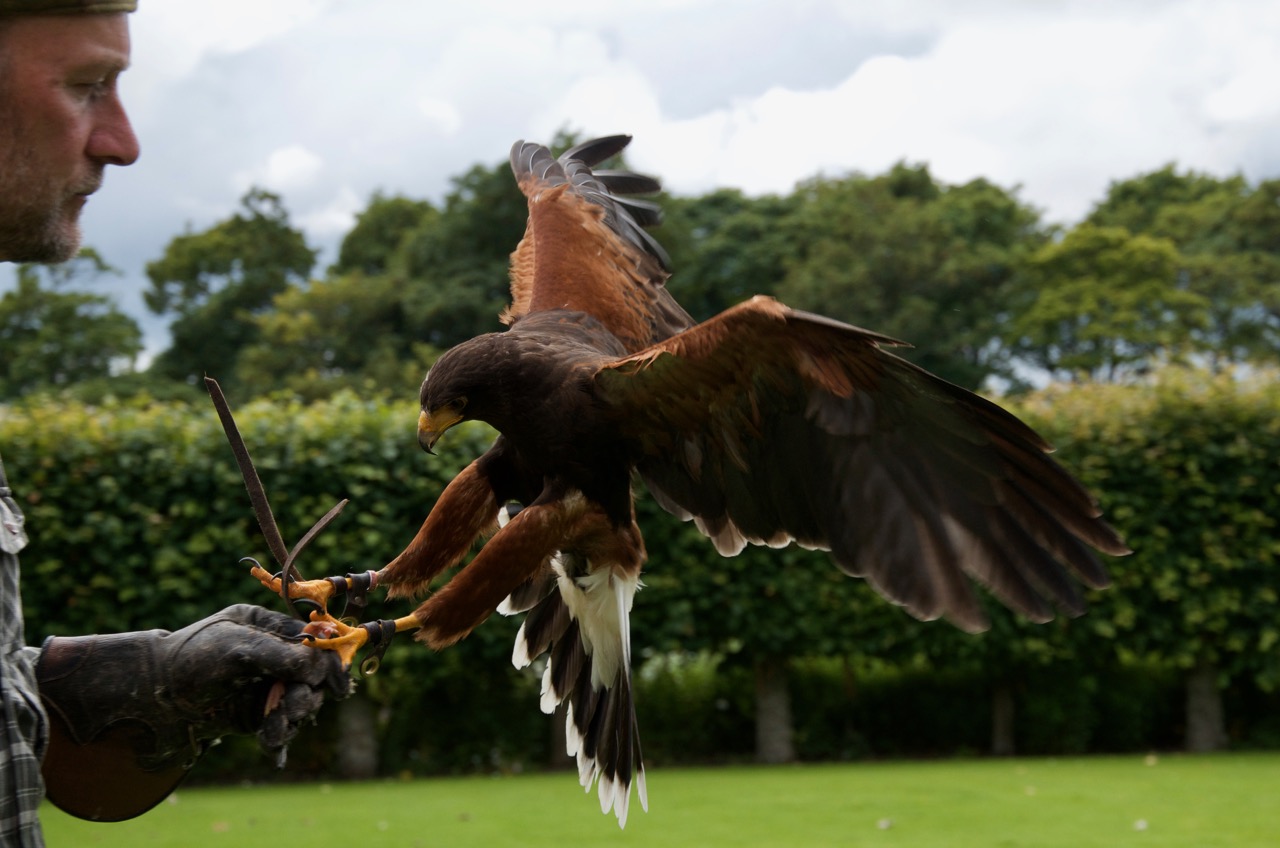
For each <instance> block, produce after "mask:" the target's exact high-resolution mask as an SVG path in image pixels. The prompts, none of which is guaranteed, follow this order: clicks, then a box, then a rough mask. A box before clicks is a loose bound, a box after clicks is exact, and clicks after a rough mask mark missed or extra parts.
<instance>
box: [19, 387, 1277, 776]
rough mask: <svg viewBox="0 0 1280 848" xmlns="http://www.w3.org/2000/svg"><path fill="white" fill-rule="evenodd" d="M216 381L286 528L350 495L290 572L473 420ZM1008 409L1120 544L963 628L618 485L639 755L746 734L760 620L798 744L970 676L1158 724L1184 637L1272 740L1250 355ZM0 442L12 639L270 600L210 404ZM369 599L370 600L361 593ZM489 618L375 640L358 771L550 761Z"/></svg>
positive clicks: (838, 746)
mask: <svg viewBox="0 0 1280 848" xmlns="http://www.w3.org/2000/svg"><path fill="white" fill-rule="evenodd" d="M231 401H232V404H233V410H234V411H235V413H236V418H237V421H238V422H239V424H240V428H241V431H242V433H243V434H244V437H245V440H246V443H247V444H248V446H249V449H250V451H251V452H252V454H253V456H254V459H255V462H256V464H257V466H258V469H259V472H260V475H261V476H262V478H263V481H264V484H265V486H266V488H267V492H268V494H269V495H270V496H271V499H272V505H273V507H274V510H275V513H276V518H277V521H278V523H279V525H280V527H281V529H282V532H283V533H284V534H285V537H286V540H287V541H290V542H292V541H295V540H296V539H297V538H298V537H299V536H300V535H301V534H302V533H303V532H304V531H305V530H306V529H307V528H308V527H310V526H311V524H312V523H313V522H314V521H315V520H316V519H318V518H319V517H320V516H321V515H323V514H324V513H325V512H326V511H327V510H328V509H329V507H331V506H332V505H333V504H334V503H335V502H336V501H338V500H339V499H341V498H351V500H352V502H351V504H350V505H349V506H348V507H347V509H346V511H345V512H344V514H343V515H342V516H341V517H340V518H339V519H338V520H337V521H336V522H335V523H334V524H333V525H332V526H331V527H330V528H329V529H327V530H326V531H325V532H324V533H322V534H321V535H320V536H319V537H318V538H317V539H316V540H315V541H314V543H313V544H312V545H311V547H310V548H309V549H308V550H307V551H306V553H305V554H304V555H303V557H302V559H301V561H300V563H299V565H300V567H301V569H302V571H303V572H304V574H306V575H308V576H320V575H325V574H341V573H345V572H348V571H357V570H364V569H367V568H376V567H379V566H381V565H382V564H384V563H385V562H387V561H388V560H389V559H390V558H391V557H392V556H394V555H395V554H396V553H398V552H399V551H400V549H401V548H402V546H403V545H404V544H405V543H406V542H407V541H408V539H409V538H411V536H412V534H413V533H414V532H415V531H416V529H417V527H418V525H419V523H420V522H421V520H422V519H423V517H424V516H425V515H426V514H427V512H428V510H429V509H430V507H431V505H432V504H433V502H434V500H435V498H436V496H437V495H438V493H439V491H440V490H441V488H442V487H443V486H444V485H445V483H446V482H447V481H448V480H449V479H451V478H452V476H453V475H454V474H456V473H457V472H458V471H459V470H460V469H461V468H462V467H463V466H464V465H465V464H466V463H467V462H469V461H470V460H471V459H472V458H474V457H475V456H476V455H478V454H479V453H480V452H481V451H483V450H484V449H485V448H486V447H487V445H488V443H489V441H490V439H491V433H490V431H488V430H487V429H485V428H483V427H480V426H464V427H462V428H459V429H458V431H456V433H451V434H450V438H448V439H446V440H444V441H443V442H442V443H441V445H440V446H439V450H440V456H438V457H434V458H433V457H428V456H426V455H425V454H423V453H422V452H421V451H419V450H418V449H417V446H416V442H415V438H414V425H415V422H416V419H417V409H416V407H415V405H414V404H413V403H411V402H403V403H401V402H396V403H391V402H386V401H382V400H363V399H359V398H357V397H355V396H353V395H350V394H341V395H338V396H336V397H334V398H332V399H330V400H327V401H324V402H318V403H315V404H312V405H307V406H304V405H302V404H300V403H297V402H293V401H289V400H280V399H269V400H262V401H255V402H253V403H249V404H246V405H244V406H243V407H237V406H236V403H235V398H234V397H233V398H231ZM1019 411H1020V412H1021V413H1022V414H1024V415H1026V416H1028V417H1029V418H1030V419H1031V420H1032V422H1033V423H1034V424H1035V425H1036V426H1037V427H1038V428H1039V429H1040V430H1041V431H1042V432H1044V433H1045V434H1046V436H1048V437H1049V438H1050V439H1051V440H1052V441H1054V442H1056V443H1057V444H1058V446H1059V447H1060V449H1061V450H1060V459H1061V460H1062V461H1063V462H1064V464H1066V465H1067V466H1068V467H1069V468H1071V469H1073V470H1074V471H1076V472H1077V473H1079V474H1080V476H1081V477H1082V478H1083V479H1084V480H1085V481H1086V483H1087V484H1088V485H1089V486H1090V487H1091V488H1092V489H1093V490H1094V491H1096V492H1099V493H1101V497H1102V502H1103V505H1104V507H1105V509H1106V510H1107V513H1108V516H1109V518H1111V519H1112V520H1113V521H1114V522H1115V523H1116V524H1117V526H1118V527H1119V528H1120V529H1121V530H1122V531H1123V532H1124V534H1125V535H1126V537H1127V539H1128V540H1129V542H1130V544H1131V545H1132V546H1133V547H1134V548H1135V551H1136V553H1135V554H1134V555H1133V556H1131V557H1126V558H1123V559H1120V560H1113V561H1112V562H1111V563H1110V567H1111V570H1112V573H1113V574H1114V577H1115V586H1113V587H1112V588H1111V589H1108V590H1106V591H1103V592H1098V593H1092V594H1091V603H1092V608H1091V610H1090V612H1089V614H1088V615H1087V616H1086V617H1085V618H1083V619H1079V620H1077V621H1071V622H1058V623H1055V624H1054V625H1051V626H1048V627H1037V626H1033V625H1028V624H1026V623H1025V622H1018V621H1016V620H1014V619H1012V617H1003V616H1001V615H1000V614H997V615H995V616H994V624H995V627H994V628H993V630H992V632H991V633H989V634H987V635H985V636H983V637H980V638H978V639H974V638H971V637H968V636H965V635H964V634H959V633H958V632H956V631H954V629H953V628H950V627H948V626H947V625H945V624H939V623H929V624H920V623H917V622H914V621H911V620H910V619H908V618H907V617H906V616H904V615H902V614H901V613H900V612H899V611H897V610H895V609H894V608H892V607H891V606H890V605H888V604H884V603H882V602H879V601H873V600H872V599H871V598H870V593H869V590H867V589H866V587H865V586H863V585H861V584H859V583H858V582H856V581H849V580H846V579H844V578H841V577H839V575H838V574H837V573H835V569H833V568H831V567H830V566H829V564H826V563H824V562H823V560H822V558H821V557H820V556H817V557H815V556H814V555H811V554H808V553H805V552H799V551H790V550H789V551H785V552H771V551H763V550H762V551H759V552H750V558H749V559H748V558H746V557H747V555H746V554H744V557H739V558H738V559H737V560H735V561H726V560H723V559H721V558H720V557H719V556H718V555H717V554H715V553H714V551H713V549H712V548H711V547H710V545H708V544H706V543H705V542H704V541H702V540H700V539H696V538H693V531H692V530H691V529H690V526H689V525H687V524H680V523H679V522H676V521H674V520H672V519H670V518H669V517H666V516H658V515H657V514H656V513H657V510H654V509H651V508H650V506H651V505H645V502H646V501H647V498H642V508H641V510H640V513H641V521H642V524H644V532H645V537H646V543H647V546H648V548H649V550H650V552H651V555H652V562H651V567H652V569H653V570H652V572H651V573H650V574H649V575H648V578H647V581H646V582H647V586H646V588H645V589H644V591H642V592H641V593H640V595H639V596H638V597H637V601H636V628H635V632H634V639H635V650H636V655H637V657H647V658H648V659H647V660H646V661H645V663H644V665H643V668H642V670H641V671H640V672H639V677H638V681H637V695H638V711H639V713H640V721H641V725H642V732H643V737H644V740H645V751H646V755H647V757H648V758H649V759H650V760H652V761H654V762H662V761H717V760H724V759H735V758H745V757H749V756H750V755H751V746H752V742H753V733H752V715H753V712H752V710H753V704H752V698H753V693H754V689H753V683H752V675H751V666H752V661H753V657H754V656H756V652H758V651H759V650H760V647H759V646H760V645H761V644H763V643H767V642H768V639H760V638H758V637H759V636H760V635H761V633H766V634H767V633H772V632H776V633H779V634H780V635H781V636H785V640H784V641H785V643H786V644H787V645H788V646H789V648H788V651H789V653H790V654H791V655H792V657H793V659H795V660H796V662H793V665H792V679H791V682H792V692H793V701H794V703H793V712H794V715H795V724H796V745H797V748H798V750H799V752H800V753H801V755H802V756H803V757H805V758H810V759H841V758H851V757H859V756H882V755H903V754H905V755H932V754H946V753H952V752H956V751H981V750H986V749H987V747H988V744H989V735H990V726H991V703H990V702H991V694H990V692H991V689H992V687H993V685H994V684H995V682H997V681H999V682H1001V683H1002V685H1005V686H1011V687H1012V690H1013V693H1014V696H1015V702H1016V710H1017V717H1018V720H1017V725H1016V727H1017V737H1018V738H1017V744H1018V746H1019V750H1020V751H1023V752H1026V753H1032V752H1043V753H1054V752H1061V753H1071V752H1076V751H1083V750H1134V749H1144V748H1148V747H1167V746H1172V745H1174V744H1176V741H1177V739H1178V738H1179V734H1180V731H1181V727H1180V722H1181V720H1182V719H1181V698H1182V696H1181V693H1180V691H1179V690H1178V685H1179V677H1180V675H1181V673H1182V670H1184V669H1186V668H1189V667H1190V666H1191V664H1192V663H1193V662H1195V660H1196V658H1197V657H1200V656H1204V655H1208V656H1209V657H1210V659H1212V660H1213V661H1214V662H1216V663H1218V665H1219V667H1220V668H1222V669H1223V670H1224V675H1223V680H1224V683H1225V684H1227V689H1226V694H1227V701H1226V703H1227V705H1228V709H1229V714H1228V715H1229V729H1230V731H1231V733H1232V738H1233V739H1234V740H1235V741H1236V742H1237V743H1238V744H1242V745H1267V744H1276V741H1275V740H1276V739H1280V732H1277V730H1276V724H1275V721H1274V719H1273V718H1270V717H1269V716H1272V715H1274V713H1275V711H1276V708H1277V706H1278V704H1277V695H1276V694H1274V692H1273V690H1274V689H1275V683H1276V681H1277V680H1278V679H1280V671H1278V670H1277V663H1280V659H1278V657H1280V652H1278V651H1277V650H1276V646H1277V641H1278V640H1280V635H1278V634H1280V624H1278V620H1280V619H1278V617H1277V616H1276V614H1275V609H1276V593H1277V586H1280V580H1277V577H1276V572H1275V564H1276V559H1277V556H1278V555H1280V533H1278V532H1277V528H1276V518H1275V517H1276V516H1280V464H1278V461H1277V458H1280V386H1278V384H1277V382H1276V381H1274V380H1265V379H1254V380H1251V381H1245V380H1233V379H1231V378H1230V377H1229V376H1223V377H1218V378H1212V379H1211V378H1208V377H1206V376H1205V375H1203V374H1196V373H1186V374H1174V373H1170V374H1168V375H1165V376H1163V377H1162V378H1161V379H1160V380H1159V381H1156V382H1153V384H1152V385H1149V386H1128V387H1119V386H1082V387H1073V388H1065V389H1064V388H1055V389H1053V390H1051V391H1048V392H1044V393H1041V394H1039V395H1037V396H1034V397H1032V398H1029V399H1027V400H1025V401H1024V402H1022V403H1021V404H1020V410H1019ZM0 449H2V450H3V456H4V460H5V463H6V467H7V469H8V471H9V475H10V478H11V482H12V484H13V486H14V489H15V492H16V494H17V497H18V499H19V501H20V502H21V504H22V506H23V508H24V510H25V511H26V513H27V517H28V526H29V529H30V535H31V540H32V541H31V545H30V547H29V548H28V549H27V551H25V552H24V554H23V572H24V573H23V594H24V606H25V609H26V615H27V631H28V640H29V641H30V642H32V643H37V642H38V641H39V640H40V639H42V638H43V637H44V636H45V635H46V634H50V633H60V634H64V635H70V634H76V633H88V632H112V631H121V630H131V629H143V628H149V627H165V628H175V627H180V626H182V625H184V624H186V623H188V622H190V621H192V620H195V619H197V618H199V617H202V616H204V615H207V614H209V613H211V612H214V611H216V610H218V609H220V608H222V607H223V606H225V605H227V604H230V603H236V602H242V601H245V600H250V601H255V602H259V603H262V604H264V605H266V606H271V607H274V608H279V607H280V604H279V602H278V600H276V599H274V598H272V597H270V596H269V595H268V594H267V593H266V592H265V590H263V589H261V588H260V587H259V586H258V585H257V584H256V583H255V582H254V581H252V579H251V578H249V577H248V573H247V568H246V567H245V566H244V565H241V564H240V563H239V562H238V560H239V559H240V558H241V557H243V556H253V557H256V558H258V559H259V560H260V561H262V562H263V564H264V565H267V566H268V567H271V565H270V564H269V563H268V559H269V556H268V554H267V552H266V547H265V544H264V543H263V541H262V538H261V534H260V533H259V532H258V529H257V526H256V523H255V521H254V518H253V515H252V511H251V509H250V506H249V501H248V497H247V495H246V493H245V490H244V487H243V485H242V484H241V481H240V477H239V473H238V471H237V470H236V467H235V464H234V461H233V459H232V456H231V452H230V449H229V447H228V445H227V442H226V439H225V437H224V435H223V433H222V431H221V428H220V426H219V425H218V423H217V421H216V417H215V416H214V414H213V410H212V405H211V404H195V405H189V404H182V403H150V404H146V403H128V404H116V405H106V406H102V407H95V408H88V407H82V406H59V405H57V404H55V403H52V402H48V401H46V402H38V403H33V404H31V405H28V406H22V407H12V408H7V409H3V410H0ZM771 557H772V559H770V558H771ZM761 573H763V574H764V576H763V577H762V576H760V575H761ZM773 575H776V577H775V576H773ZM752 581H756V582H752ZM806 587H808V588H806ZM809 592H812V596H810V595H809V594H805V593H809ZM380 606H381V602H380V601H375V602H374V605H373V607H372V608H371V614H372V615H381V614H384V613H382V612H381V610H380V609H379V607H380ZM717 606H719V607H720V608H721V611H724V610H729V611H730V612H732V616H733V617H734V618H735V620H736V621H739V622H740V623H741V627H746V628H748V630H747V631H744V632H742V634H741V638H739V639H728V640H724V641H720V640H722V639H724V637H723V636H722V635H720V634H719V631H718V630H717V628H715V627H708V626H707V621H706V617H707V616H708V615H709V614H715V611H716V608H717ZM406 608H407V607H397V608H396V609H395V610H394V611H392V610H390V609H388V611H387V612H386V613H385V614H396V615H399V614H403V612H404V610H405V609H406ZM753 622H755V623H756V624H755V625H753V624H752V623H753ZM516 626H518V622H517V621H510V620H503V619H501V617H500V616H494V617H493V618H492V619H491V620H490V621H489V622H487V623H486V624H484V625H483V626H482V627H480V628H478V629H477V631H476V632H475V633H474V634H473V635H472V636H471V637H470V638H468V639H467V640H465V641H464V642H462V643H461V644H459V645H458V646H456V647H455V648H452V649H450V650H448V651H445V652H442V653H440V654H435V653H432V652H430V651H428V650H426V649H424V648H422V647H421V646H419V645H417V644H416V643H411V642H409V641H408V640H405V641H404V642H403V643H400V644H397V645H394V646H393V647H392V650H391V652H390V653H389V654H388V656H387V658H386V661H385V662H384V664H383V667H382V671H381V672H380V673H379V674H378V675H377V676H376V677H373V678H370V679H369V680H368V681H366V682H365V683H364V685H363V686H362V688H361V692H360V695H359V697H361V698H366V699H369V701H370V702H371V704H372V705H373V707H374V710H373V715H374V716H375V721H376V732H377V735H378V743H379V746H380V754H379V762H380V770H381V772H383V773H399V772H410V773H437V772H457V771H474V770H481V771H485V770H495V769H497V770H503V769H515V768H523V767H527V766H530V765H537V764H543V763H546V762H547V761H548V760H549V759H551V760H552V761H554V762H560V761H561V759H562V758H559V757H552V756H551V753H550V752H551V750H552V744H553V742H552V731H551V720H550V719H548V718H546V717H544V716H542V715H541V714H540V713H538V711H537V706H536V702H537V689H538V678H537V675H536V674H535V673H533V672H531V671H528V670H526V671H524V672H518V671H516V670H515V669H513V668H512V667H511V665H510V661H509V657H510V646H511V640H512V638H513V636H514V632H515V628H516ZM753 626H757V627H758V628H770V630H767V631H766V630H760V631H759V632H753V631H752V629H751V628H752V627H753ZM823 657H826V658H827V659H822V658H823ZM873 660H876V662H873ZM855 669H861V671H856V672H855V671H854V670H855ZM867 669H874V671H868V670H867ZM335 721H336V718H335V716H334V711H326V714H325V716H324V718H323V719H322V726H321V727H320V728H318V729H317V731H316V732H315V733H313V734H312V735H311V741H310V742H306V741H305V740H304V742H303V743H300V745H298V746H295V749H294V753H293V757H292V759H293V763H294V766H293V768H294V769H296V770H297V771H298V772H300V773H301V772H305V773H332V772H335V771H336V770H337V768H338V765H337V760H338V758H337V754H336V753H335V749H334V747H333V744H334V743H333V742H332V741H331V740H332V739H333V738H334V736H335V735H336V734H335V732H334V727H335V725H334V722H335ZM223 747H224V749H225V751H224V752H222V753H220V754H219V755H218V757H215V758H214V760H215V761H216V762H222V763H223V766H221V767H219V766H217V765H216V764H215V765H213V766H210V768H209V769H207V770H206V772H205V773H206V774H217V773H219V771H220V770H222V771H225V772H226V773H227V774H228V775H230V774H237V775H238V774H244V773H246V770H248V771H252V770H253V769H256V768H257V767H258V766H257V765H254V763H255V762H256V761H254V760H253V754H252V751H251V750H250V749H244V750H241V748H239V747H237V745H227V746H223ZM219 758H221V759H219Z"/></svg>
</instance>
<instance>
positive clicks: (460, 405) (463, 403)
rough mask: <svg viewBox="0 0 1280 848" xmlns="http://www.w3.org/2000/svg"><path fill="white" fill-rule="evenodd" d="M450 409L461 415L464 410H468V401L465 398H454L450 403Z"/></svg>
mask: <svg viewBox="0 0 1280 848" xmlns="http://www.w3.org/2000/svg"><path fill="white" fill-rule="evenodd" d="M449 408H450V409H452V410H453V411H454V412H456V413H458V414H459V415H461V414H462V410H464V409H466V408H467V399H466V398H464V397H459V398H454V399H453V400H451V401H449Z"/></svg>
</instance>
